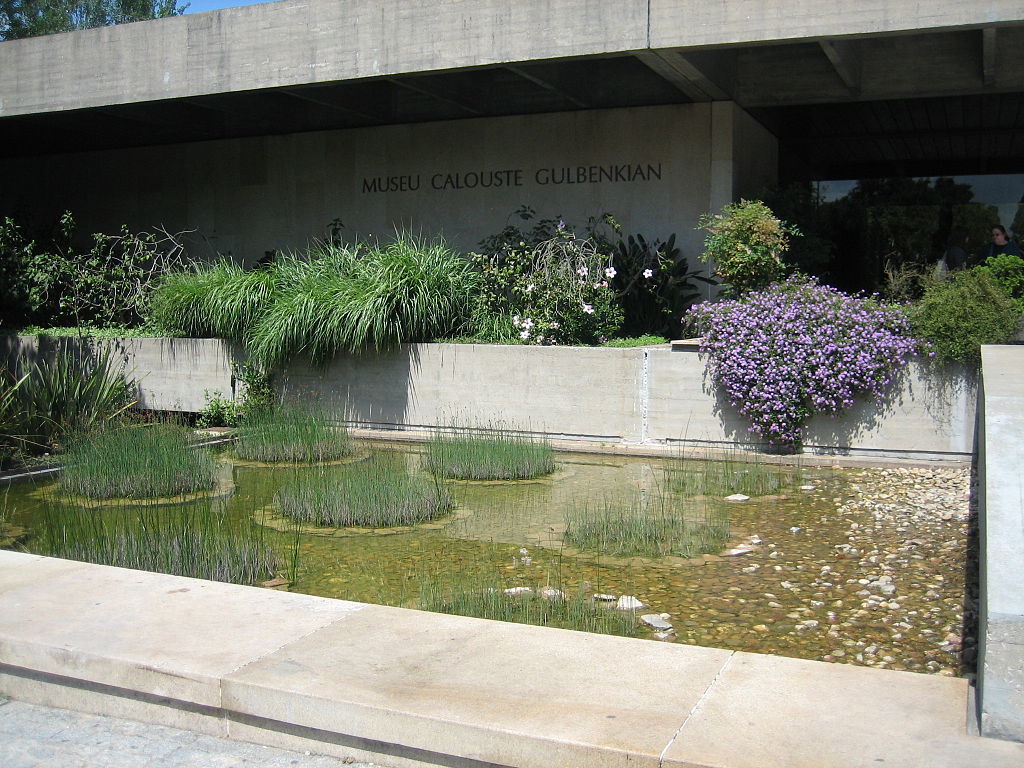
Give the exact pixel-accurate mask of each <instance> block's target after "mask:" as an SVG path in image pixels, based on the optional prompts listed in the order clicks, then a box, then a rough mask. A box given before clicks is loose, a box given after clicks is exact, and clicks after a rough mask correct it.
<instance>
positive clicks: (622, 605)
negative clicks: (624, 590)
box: [615, 595, 645, 611]
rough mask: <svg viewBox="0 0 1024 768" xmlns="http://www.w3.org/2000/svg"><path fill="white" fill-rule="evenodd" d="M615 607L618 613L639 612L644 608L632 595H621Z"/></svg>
mask: <svg viewBox="0 0 1024 768" xmlns="http://www.w3.org/2000/svg"><path fill="white" fill-rule="evenodd" d="M615 607H616V608H618V609H619V610H620V611H639V610H640V609H641V608H644V607H645V606H644V604H643V603H642V602H640V601H639V600H637V599H636V598H635V597H634V596H633V595H621V596H620V597H619V600H618V602H617V603H615Z"/></svg>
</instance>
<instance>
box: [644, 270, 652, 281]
mask: <svg viewBox="0 0 1024 768" xmlns="http://www.w3.org/2000/svg"><path fill="white" fill-rule="evenodd" d="M653 275H654V270H653V269H645V270H644V277H646V278H648V279H649V278H651V277H652V276H653Z"/></svg>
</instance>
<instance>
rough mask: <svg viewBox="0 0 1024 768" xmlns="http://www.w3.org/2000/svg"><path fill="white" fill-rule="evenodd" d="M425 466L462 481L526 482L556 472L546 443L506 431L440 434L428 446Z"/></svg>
mask: <svg viewBox="0 0 1024 768" xmlns="http://www.w3.org/2000/svg"><path fill="white" fill-rule="evenodd" d="M424 464H425V465H426V467H427V468H428V469H429V470H430V471H431V472H434V473H435V474H438V475H441V476H443V477H450V478H455V479H459V480H525V479H527V478H531V477H538V476H539V475H546V474H549V473H551V472H554V471H555V459H554V455H553V452H552V450H551V444H550V443H549V442H548V441H547V440H536V439H534V438H532V437H530V436H528V435H521V434H517V433H515V432H511V431H508V430H505V429H500V428H498V429H494V428H490V429H488V430H487V431H486V432H476V433H471V432H459V433H455V434H449V433H440V432H439V433H437V434H435V435H434V436H433V437H432V438H431V440H430V443H429V445H428V446H427V454H426V458H425V459H424Z"/></svg>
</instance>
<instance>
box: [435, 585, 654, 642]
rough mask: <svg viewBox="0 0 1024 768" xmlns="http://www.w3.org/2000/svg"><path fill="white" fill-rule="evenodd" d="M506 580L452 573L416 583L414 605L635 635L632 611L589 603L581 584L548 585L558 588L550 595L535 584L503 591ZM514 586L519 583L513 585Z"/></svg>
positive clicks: (492, 617) (519, 621) (627, 635)
mask: <svg viewBox="0 0 1024 768" xmlns="http://www.w3.org/2000/svg"><path fill="white" fill-rule="evenodd" d="M509 586H510V585H509V584H508V583H507V582H506V581H504V580H503V579H502V578H501V577H500V576H499V575H497V574H494V575H486V574H484V575H473V574H453V575H448V576H447V577H442V578H438V577H436V576H435V577H433V578H427V579H424V580H423V581H422V582H421V587H420V595H419V600H418V603H417V607H418V608H420V609H421V610H424V611H433V612H434V613H449V614H455V615H457V616H473V617H476V618H479V619H492V620H495V621H511V622H515V623H517V624H532V625H534V626H541V627H558V628H560V629H573V630H576V631H578V632H597V633H601V634H606V635H619V636H621V637H635V636H636V630H637V622H636V616H635V615H634V614H633V612H632V611H617V610H610V609H608V608H606V607H603V606H601V605H598V604H595V603H594V600H593V598H592V596H591V595H590V594H589V593H588V592H587V591H585V590H584V588H583V585H581V586H580V587H579V588H578V589H576V590H570V589H566V588H563V585H561V584H556V585H550V586H553V587H554V588H555V589H558V591H559V592H561V593H562V595H563V596H562V597H561V598H555V599H550V598H547V597H543V596H541V594H540V585H537V584H535V585H533V586H531V587H530V589H529V590H528V591H527V590H525V589H520V591H517V592H516V593H513V594H506V592H505V589H507V588H509ZM517 586H519V587H520V588H521V587H522V586H523V585H522V584H518V585H517Z"/></svg>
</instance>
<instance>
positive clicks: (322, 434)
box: [236, 405, 354, 463]
mask: <svg viewBox="0 0 1024 768" xmlns="http://www.w3.org/2000/svg"><path fill="white" fill-rule="evenodd" d="M353 450H354V446H353V444H352V438H351V437H350V436H349V433H348V430H347V429H345V427H344V426H341V425H338V424H334V423H332V421H331V419H330V418H329V417H328V416H327V414H326V413H324V412H321V411H320V410H318V409H316V408H304V407H301V406H298V405H282V406H280V407H279V408H276V409H274V410H257V411H253V412H251V413H250V414H248V415H247V417H246V419H245V420H244V421H243V422H242V423H241V425H240V426H239V429H238V442H237V444H236V451H237V452H238V456H239V457H240V458H242V459H246V460H248V461H266V462H294V463H299V462H304V463H308V462H322V461H333V460H335V459H341V458H344V457H345V456H348V455H350V454H351V453H352V452H353Z"/></svg>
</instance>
